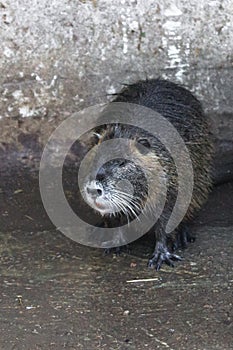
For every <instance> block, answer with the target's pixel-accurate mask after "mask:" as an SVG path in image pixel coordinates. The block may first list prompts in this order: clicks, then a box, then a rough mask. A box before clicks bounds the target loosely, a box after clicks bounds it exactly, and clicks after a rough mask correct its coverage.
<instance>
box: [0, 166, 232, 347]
mask: <svg viewBox="0 0 233 350" xmlns="http://www.w3.org/2000/svg"><path fill="white" fill-rule="evenodd" d="M17 179H18V180H17V181H16V180H15V178H11V177H7V178H3V179H2V180H1V191H0V192H1V193H0V196H1V203H2V205H1V222H2V224H1V234H0V259H1V265H0V268H1V277H0V285H1V287H0V308H1V312H0V328H1V337H0V348H1V349H2V350H8V349H20V350H21V349H30V350H31V349H33V350H34V349H85V350H86V349H88V350H92V349H93V350H94V349H107V350H111V349H114V350H115V349H122V350H123V349H124V350H125V349H139V350H140V349H142V350H143V349H173V350H180V349H185V350H186V349H191V350H194V349H208V350H209V349H211V350H212V349H221V350H222V349H227V350H228V349H232V334H233V323H232V317H233V314H232V302H233V297H232V283H233V270H232V261H233V258H232V256H233V254H232V253H233V235H232V233H233V215H232V213H233V203H232V193H233V183H227V184H223V185H221V186H218V187H216V188H215V190H214V192H213V193H212V195H211V196H210V199H209V202H208V203H207V205H206V206H205V208H204V209H203V210H202V212H201V214H200V216H199V217H198V218H197V219H196V221H195V223H194V225H193V227H192V231H193V232H194V233H195V234H196V236H197V240H196V242H195V243H194V244H190V245H189V247H188V249H186V250H185V251H183V252H180V253H181V255H182V256H184V257H185V260H184V261H182V262H180V263H178V264H177V265H176V267H175V268H174V269H172V268H169V267H166V266H163V268H162V270H161V271H160V272H155V271H153V270H148V269H147V267H146V263H147V259H148V256H149V254H150V252H151V248H152V247H149V244H148V243H149V242H148V239H147V238H143V239H141V240H139V241H138V242H136V243H134V244H133V246H132V249H131V254H129V255H127V254H122V255H121V256H120V257H116V256H113V255H108V256H103V252H102V250H99V249H92V248H88V247H83V246H80V245H78V244H77V243H75V242H73V241H71V240H69V239H68V238H66V237H64V236H63V235H62V234H60V233H59V232H58V231H56V230H54V229H53V228H52V225H51V223H50V222H49V220H48V219H47V218H46V214H45V213H44V212H43V208H42V205H41V202H40V197H39V192H38V186H37V178H36V176H34V175H33V174H31V173H30V174H28V176H26V175H25V173H24V176H23V178H21V177H20V174H18V175H17ZM136 279H153V280H152V281H142V282H131V283H130V282H129V281H131V280H136Z"/></svg>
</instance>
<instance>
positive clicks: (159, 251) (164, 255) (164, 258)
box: [148, 242, 183, 271]
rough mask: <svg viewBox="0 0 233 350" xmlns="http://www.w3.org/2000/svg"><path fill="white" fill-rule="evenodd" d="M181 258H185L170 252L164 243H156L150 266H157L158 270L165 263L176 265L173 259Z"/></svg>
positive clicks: (149, 262)
mask: <svg viewBox="0 0 233 350" xmlns="http://www.w3.org/2000/svg"><path fill="white" fill-rule="evenodd" d="M180 260H183V258H181V257H180V256H179V255H176V254H173V253H170V252H169V251H168V248H167V247H166V245H165V244H164V243H161V242H158V243H156V246H155V251H154V254H153V256H152V258H151V259H149V261H148V267H150V268H155V269H156V271H158V270H159V269H160V268H161V266H162V264H163V263H165V264H167V265H169V266H172V267H174V264H173V261H180Z"/></svg>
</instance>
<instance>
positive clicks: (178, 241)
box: [172, 225, 195, 251]
mask: <svg viewBox="0 0 233 350" xmlns="http://www.w3.org/2000/svg"><path fill="white" fill-rule="evenodd" d="M193 242H195V236H193V235H192V234H191V233H190V230H189V228H188V226H187V225H182V227H181V228H180V229H179V230H178V232H177V233H176V235H175V240H174V241H173V243H172V251H174V250H176V249H179V248H181V249H185V248H187V245H188V243H193Z"/></svg>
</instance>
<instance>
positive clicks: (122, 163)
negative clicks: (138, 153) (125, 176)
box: [119, 159, 127, 167]
mask: <svg viewBox="0 0 233 350" xmlns="http://www.w3.org/2000/svg"><path fill="white" fill-rule="evenodd" d="M126 162H127V161H126V159H124V160H122V161H121V162H120V163H119V166H120V167H121V166H124V165H125V164H126Z"/></svg>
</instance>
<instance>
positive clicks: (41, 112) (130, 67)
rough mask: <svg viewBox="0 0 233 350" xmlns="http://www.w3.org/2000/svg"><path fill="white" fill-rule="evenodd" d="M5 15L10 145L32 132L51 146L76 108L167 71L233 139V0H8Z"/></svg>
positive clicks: (4, 98)
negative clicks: (51, 137)
mask: <svg viewBox="0 0 233 350" xmlns="http://www.w3.org/2000/svg"><path fill="white" fill-rule="evenodd" d="M0 20H1V22H0V38H1V46H0V68H1V76H0V92H1V94H0V124H1V125H0V126H1V129H2V132H1V136H0V141H1V142H2V143H5V144H6V143H14V142H16V140H17V139H18V135H19V134H21V132H23V133H24V134H25V133H29V134H34V135H35V134H36V135H37V136H38V138H39V141H40V142H42V144H43V143H44V142H45V141H46V139H47V137H48V135H49V133H50V132H51V130H52V129H53V128H54V127H55V126H57V125H58V124H59V121H60V120H62V119H64V118H66V117H67V116H69V115H70V114H71V113H72V112H75V111H78V110H80V109H82V108H83V107H85V106H89V105H90V104H95V103H97V102H104V101H107V100H108V99H109V96H107V95H108V94H111V93H114V92H116V91H119V90H120V89H121V86H122V83H129V82H135V81H136V80H137V79H139V78H146V77H148V78H151V77H158V76H162V77H164V78H169V79H171V80H173V81H175V82H180V83H182V84H184V85H185V86H187V87H188V88H190V89H191V90H192V91H193V92H194V93H196V95H197V96H198V97H199V98H200V99H201V100H202V101H203V105H204V107H205V110H206V111H207V113H208V114H210V115H211V116H213V125H214V129H215V131H216V134H217V135H218V137H220V138H221V137H223V138H224V137H225V136H226V137H227V139H233V117H232V112H233V93H232V81H233V3H232V1H231V0H210V1H208V2H204V1H202V2H199V1H197V0H189V1H185V0H180V1H170V0H165V1H162V2H158V1H154V0H121V1H117V2H113V1H108V0H83V1H74V0H51V1H45V0H41V1H37V0H30V1H28V0H1V1H0ZM219 115H221V117H219ZM221 133H222V135H223V136H220V135H221Z"/></svg>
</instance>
